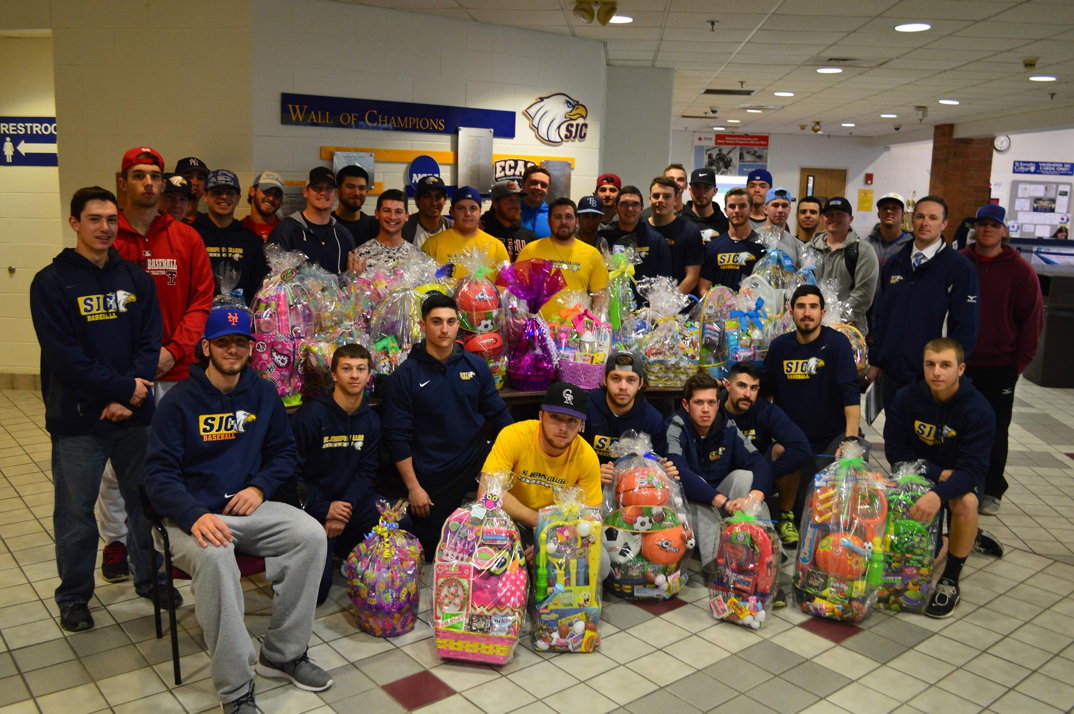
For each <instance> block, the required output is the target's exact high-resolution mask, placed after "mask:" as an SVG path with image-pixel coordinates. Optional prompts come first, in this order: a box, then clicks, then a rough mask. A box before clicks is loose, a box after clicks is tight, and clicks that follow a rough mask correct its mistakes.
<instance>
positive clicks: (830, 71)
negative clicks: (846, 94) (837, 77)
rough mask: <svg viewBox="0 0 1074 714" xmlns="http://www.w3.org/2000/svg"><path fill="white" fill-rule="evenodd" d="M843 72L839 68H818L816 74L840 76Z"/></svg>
mask: <svg viewBox="0 0 1074 714" xmlns="http://www.w3.org/2000/svg"><path fill="white" fill-rule="evenodd" d="M842 71H843V70H842V69H840V68H839V67H818V68H817V74H840V73H841V72H842Z"/></svg>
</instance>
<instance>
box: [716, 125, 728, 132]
mask: <svg viewBox="0 0 1074 714" xmlns="http://www.w3.org/2000/svg"><path fill="white" fill-rule="evenodd" d="M712 128H713V129H715V130H716V131H724V130H725V129H726V128H727V127H723V126H714V127H712Z"/></svg>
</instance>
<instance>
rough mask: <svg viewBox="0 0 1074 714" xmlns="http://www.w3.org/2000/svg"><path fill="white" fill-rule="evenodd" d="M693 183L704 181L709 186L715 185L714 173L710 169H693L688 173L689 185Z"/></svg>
mask: <svg viewBox="0 0 1074 714" xmlns="http://www.w3.org/2000/svg"><path fill="white" fill-rule="evenodd" d="M695 183H704V184H708V185H709V186H715V185H716V174H715V172H713V170H712V169H694V171H693V173H691V174H690V185H691V186H692V185H693V184H695Z"/></svg>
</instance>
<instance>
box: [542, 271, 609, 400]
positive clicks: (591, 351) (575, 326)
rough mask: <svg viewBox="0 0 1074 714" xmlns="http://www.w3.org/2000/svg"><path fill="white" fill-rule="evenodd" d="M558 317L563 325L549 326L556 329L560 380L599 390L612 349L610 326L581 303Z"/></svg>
mask: <svg viewBox="0 0 1074 714" xmlns="http://www.w3.org/2000/svg"><path fill="white" fill-rule="evenodd" d="M564 292H566V291H564ZM561 294H562V293H561ZM559 316H560V317H563V318H565V319H564V320H563V322H560V323H558V324H554V325H549V329H554V330H555V336H554V339H555V342H556V350H557V352H558V354H559V378H560V379H562V380H563V381H564V382H569V383H571V384H574V385H577V386H579V387H582V388H584V389H595V388H596V387H599V386H600V385H601V384H603V382H604V364H605V362H607V360H608V350H609V349H610V347H611V341H612V332H611V326H610V325H609V324H608V323H607V322H605V321H604V320H602V319H601V318H600V317H597V316H596V315H594V314H593V313H592V312H591V311H590V310H589V309H588V308H585V309H582V307H581V305H580V304H578V305H575V306H574V308H572V309H569V310H565V311H563V312H561V313H560V315H559Z"/></svg>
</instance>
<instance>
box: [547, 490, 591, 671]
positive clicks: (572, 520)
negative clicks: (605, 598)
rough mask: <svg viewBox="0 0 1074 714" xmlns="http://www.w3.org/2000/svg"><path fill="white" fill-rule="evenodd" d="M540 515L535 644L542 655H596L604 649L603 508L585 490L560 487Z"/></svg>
mask: <svg viewBox="0 0 1074 714" xmlns="http://www.w3.org/2000/svg"><path fill="white" fill-rule="evenodd" d="M553 499H554V503H553V504H552V505H551V506H546V507H545V508H542V509H541V510H540V511H539V512H538V514H537V533H536V539H535V543H534V563H535V575H534V580H535V582H534V602H535V605H536V609H537V614H536V617H535V619H534V623H533V641H534V645H535V646H536V647H537V649H538V650H541V651H546V650H550V651H552V652H592V651H593V650H595V649H596V648H597V647H598V646H600V636H599V635H598V633H597V628H598V627H599V625H600V602H601V590H602V586H601V582H600V575H599V570H600V549H601V545H600V531H601V520H600V509H599V508H589V507H587V506H586V503H585V491H583V490H582V489H580V488H578V487H576V486H575V487H571V488H556V489H555V490H554V496H553Z"/></svg>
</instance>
